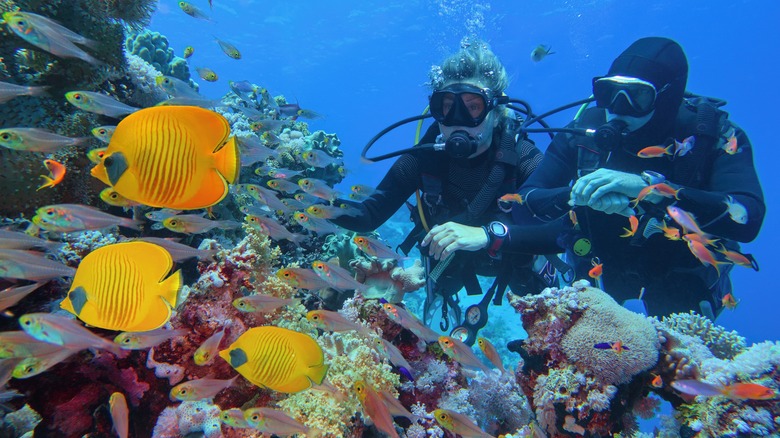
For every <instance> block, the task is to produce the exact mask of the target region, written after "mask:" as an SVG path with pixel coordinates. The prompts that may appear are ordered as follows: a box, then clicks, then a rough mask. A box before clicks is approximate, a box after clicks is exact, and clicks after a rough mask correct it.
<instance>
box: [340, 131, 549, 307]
mask: <svg viewBox="0 0 780 438" xmlns="http://www.w3.org/2000/svg"><path fill="white" fill-rule="evenodd" d="M438 134H439V129H438V124H433V125H432V126H431V127H430V128H429V129H428V131H427V132H426V134H425V136H424V137H423V138H422V140H421V141H420V144H426V143H433V142H434V140H435V138H436V136H437V135H438ZM500 141H501V131H500V129H496V130H495V131H494V133H493V144H492V146H491V148H490V149H489V150H488V151H487V152H485V153H483V154H481V155H479V156H478V157H475V158H472V159H467V160H456V159H453V158H450V156H449V155H448V154H446V153H445V152H437V151H432V150H429V151H425V152H420V153H415V154H405V155H402V156H401V157H400V158H398V160H397V161H396V162H395V163H394V164H393V166H392V167H391V169H390V170H389V171H388V173H387V175H385V177H384V179H382V181H381V182H380V183H379V185H378V186H377V188H376V192H375V193H374V194H372V195H371V196H370V197H369V198H368V199H366V200H364V201H363V202H361V203H350V204H351V205H353V206H355V207H357V208H359V209H360V210H361V211H362V214H361V215H357V216H354V217H350V216H342V217H339V218H337V219H334V220H333V222H334V223H335V224H337V225H339V226H341V227H344V228H347V229H350V230H354V231H359V232H363V231H372V230H374V229H376V228H377V227H379V226H380V225H381V224H383V223H384V222H385V221H386V220H387V219H388V218H390V216H392V215H393V213H395V212H396V211H397V210H398V209H399V208H400V207H401V206H402V205H403V204H404V202H405V201H406V200H407V199H409V197H410V196H412V195H413V194H414V192H415V191H416V190H418V189H420V190H421V191H422V192H423V193H422V195H423V199H424V201H423V202H425V203H426V204H434V203H436V200H437V199H438V195H437V196H429V195H430V193H426V190H427V191H430V186H431V185H436V183H437V182H438V183H439V184H440V185H441V187H440V193H439V194H440V195H441V202H440V204H439V205H435V206H434V207H433V208H431V211H429V212H428V213H432V216H433V220H431V218H430V217H428V220H429V226H433V225H435V224H442V223H444V222H447V221H454V222H458V223H462V224H465V225H471V226H482V225H487V224H488V223H489V222H491V221H494V220H500V221H502V222H504V223H506V224H507V225H510V240H508V241H506V242H505V245H504V248H503V250H502V252H504V253H507V252H512V253H523V254H522V257H523V259H524V260H523V262H522V263H521V264H524V265H530V261H531V255H532V254H534V253H536V251H534V248H530V247H528V246H526V245H519V244H516V243H517V240H514V241H513V240H512V239H511V236H512V233H513V232H515V231H514V230H515V229H516V227H514V226H511V222H510V221H511V218H510V216H509V215H508V214H506V213H502V212H501V211H500V210H499V209H498V205H497V202H496V199H491V200H490V204H489V207H488V208H487V210H486V211H485V212H484V213H483V214H482V215H480V216H479V217H478V218H476V219H474V220H466V219H465V216H466V214H465V210H466V209H467V206H468V204H469V202H470V201H472V200H473V199H474V198H475V196H477V195H478V193H479V191H480V189H481V188H482V186H483V185H484V184H485V181H486V179H487V178H488V175H489V173H490V170H491V167H492V166H493V157H494V155H495V153H496V150H498V144H499V143H500ZM518 152H519V156H520V158H519V160H518V164H517V165H516V166H515V172H514V174H512V175H507V178H506V179H505V181H504V184H503V185H502V188H501V190H500V191H499V193H498V194H497V196H502V195H504V194H506V193H514V192H515V191H516V189H517V188H518V187H519V186H520V185H521V184H522V183H523V182H524V181H525V180H526V179H527V178H528V177H529V176H530V175H531V173H532V172H533V171H534V169H536V167H537V166H538V164H539V163H540V162H541V159H542V154H541V152H540V151H539V150H538V149H537V148H536V147H535V146H533V144H531V143H523V146H522V149H521V150H520V151H518ZM424 180H425V181H424ZM425 199H427V202H426V201H425ZM516 232H517V234H518V235H520V234H522V233H521V231H520V230H517V231H516ZM424 235H425V233H424V231H423V232H422V233H421V234H420V235H418V239H420V240H421V239H422V237H423V236H424ZM461 253H462V256H461V255H459V258H460V259H462V260H463V262H464V263H468V264H469V267H468V269H476V271H477V273H478V274H479V275H495V270H492V269H490V266H491V265H494V264H493V263H491V261H490V259H489V257H488V256H487V254H486V251H485V250H481V251H477V252H475V253H469V252H467V251H460V252H459V254H461ZM466 260H467V261H466ZM475 265H476V266H475ZM453 267H454V266H453ZM493 267H495V266H493ZM464 269H465V268H464ZM448 270H452V269H451V268H448ZM518 271H519V269H518ZM523 283H526V282H525V281H523ZM514 284H516V283H515V282H513V283H512V284H510V286H512V287H513V290H515V289H517V287H515V286H514ZM459 288H460V287H459V286H458V289H459ZM535 289H538V288H536V287H535ZM516 293H521V292H520V291H519V290H518V291H517V292H516Z"/></svg>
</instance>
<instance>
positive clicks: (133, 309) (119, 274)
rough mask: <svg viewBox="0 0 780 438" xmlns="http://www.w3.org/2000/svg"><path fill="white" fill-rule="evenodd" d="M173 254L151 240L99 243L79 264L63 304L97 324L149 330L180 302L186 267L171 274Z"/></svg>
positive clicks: (124, 328)
mask: <svg viewBox="0 0 780 438" xmlns="http://www.w3.org/2000/svg"><path fill="white" fill-rule="evenodd" d="M172 267H173V259H172V257H171V254H170V253H169V252H168V251H167V250H166V249H165V248H163V247H161V246H159V245H155V244H153V243H149V242H143V241H132V242H123V243H115V244H112V245H106V246H104V247H101V248H98V249H96V250H94V251H92V252H91V253H89V254H87V256H86V257H84V259H83V260H82V261H81V264H79V267H78V269H77V270H76V275H75V276H74V278H73V283H72V285H71V287H70V291H68V295H67V297H65V299H64V300H63V301H62V303H61V304H60V307H62V308H63V309H65V310H67V311H68V312H70V313H72V314H74V315H76V317H78V318H79V319H80V320H82V321H84V322H85V323H86V324H89V325H91V326H94V327H99V328H103V329H108V330H122V331H132V332H145V331H149V330H154V329H157V328H159V327H161V326H162V325H164V324H165V323H166V322H168V320H169V319H170V318H171V309H172V308H174V307H176V297H177V294H178V293H179V289H180V288H181V285H182V277H181V271H176V272H175V273H174V274H173V275H170V276H168V277H167V278H166V276H167V275H168V273H169V272H170V271H171V268H172Z"/></svg>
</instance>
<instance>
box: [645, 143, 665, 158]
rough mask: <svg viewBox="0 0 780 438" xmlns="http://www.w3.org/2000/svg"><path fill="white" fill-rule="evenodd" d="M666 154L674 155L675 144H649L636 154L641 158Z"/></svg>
mask: <svg viewBox="0 0 780 438" xmlns="http://www.w3.org/2000/svg"><path fill="white" fill-rule="evenodd" d="M664 155H674V144H670V145H669V146H666V147H663V146H648V147H646V148H644V149H642V150H640V151H639V152H637V154H636V156H637V157H639V158H658V157H663V156H664Z"/></svg>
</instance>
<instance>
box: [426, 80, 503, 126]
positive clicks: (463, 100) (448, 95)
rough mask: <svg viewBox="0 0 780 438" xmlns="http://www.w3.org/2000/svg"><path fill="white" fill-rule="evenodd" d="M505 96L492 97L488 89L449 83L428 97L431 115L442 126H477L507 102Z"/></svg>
mask: <svg viewBox="0 0 780 438" xmlns="http://www.w3.org/2000/svg"><path fill="white" fill-rule="evenodd" d="M508 101H509V99H508V98H507V97H506V96H498V97H494V96H493V93H492V92H491V91H490V89H487V88H478V87H475V86H473V85H469V84H451V85H448V86H446V87H444V88H442V89H441V90H436V91H434V92H433V94H431V96H430V98H429V108H430V112H431V115H432V116H433V118H434V119H436V121H437V122H439V123H441V124H442V125H444V126H463V127H469V128H473V127H476V126H479V125H480V124H481V123H482V122H483V121H484V120H485V118H486V117H487V115H488V114H489V113H490V111H491V110H492V109H493V108H495V107H496V106H498V105H501V104H504V103H507V102H508Z"/></svg>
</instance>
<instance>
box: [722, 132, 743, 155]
mask: <svg viewBox="0 0 780 438" xmlns="http://www.w3.org/2000/svg"><path fill="white" fill-rule="evenodd" d="M723 150H724V151H725V152H726V153H727V154H729V155H734V154H736V153H737V152H739V146H738V145H737V136H736V135H732V136H731V137H729V139H728V141H727V142H726V144H724V145H723Z"/></svg>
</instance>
